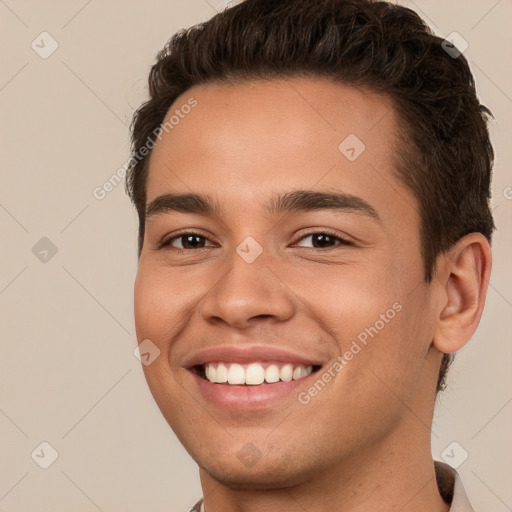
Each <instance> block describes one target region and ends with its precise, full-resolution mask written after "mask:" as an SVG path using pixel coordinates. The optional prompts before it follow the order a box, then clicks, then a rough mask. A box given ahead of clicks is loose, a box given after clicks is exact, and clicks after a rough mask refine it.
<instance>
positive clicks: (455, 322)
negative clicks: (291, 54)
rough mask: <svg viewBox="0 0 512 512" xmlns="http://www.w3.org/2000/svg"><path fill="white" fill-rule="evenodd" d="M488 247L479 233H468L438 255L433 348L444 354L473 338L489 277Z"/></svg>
mask: <svg viewBox="0 0 512 512" xmlns="http://www.w3.org/2000/svg"><path fill="white" fill-rule="evenodd" d="M491 262H492V256H491V248H490V245H489V242H488V241H487V239H486V238H485V237H484V236H483V235H482V234H481V233H470V234H468V235H466V236H464V237H463V238H461V239H460V240H459V241H458V242H457V243H456V244H455V245H454V246H453V247H452V248H451V249H449V250H448V251H447V252H446V253H443V254H441V255H440V256H439V260H438V267H437V268H438V272H436V277H435V278H434V279H437V280H438V282H437V285H438V287H439V288H438V289H439V291H440V294H439V297H440V300H439V306H438V313H437V328H436V331H435V335H434V339H433V345H434V347H435V348H437V350H439V351H440V352H443V353H445V354H448V353H451V352H455V351H457V350H459V349H460V348H462V347H463V346H464V345H465V344H466V343H467V342H468V341H469V340H470V339H471V336H473V334H474V332H475V331H476V328H477V327H478V324H479V322H480V318H481V316H482V311H483V309H484V304H485V296H486V293H487V287H488V284H489V277H490V274H491Z"/></svg>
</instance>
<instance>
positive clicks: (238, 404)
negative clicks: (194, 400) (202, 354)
mask: <svg viewBox="0 0 512 512" xmlns="http://www.w3.org/2000/svg"><path fill="white" fill-rule="evenodd" d="M190 373H191V375H192V377H193V378H194V380H195V382H196V384H197V386H198V387H199V390H200V391H201V393H202V394H203V396H204V397H205V398H206V400H207V401H208V402H210V403H213V404H215V405H217V406H218V407H221V408H223V409H229V410H255V409H264V408H268V407H270V406H275V405H277V404H278V403H279V401H281V400H284V399H289V398H290V397H293V398H295V399H297V401H298V398H297V395H298V393H297V390H298V389H299V388H301V387H303V385H304V383H305V382H307V381H308V380H309V378H310V377H311V376H312V375H315V373H316V372H314V373H311V374H310V375H308V376H307V377H303V378H301V379H296V380H291V381H290V382H282V381H280V382H276V383H274V384H268V383H263V384H260V385H258V386H236V385H231V384H214V383H213V382H210V381H209V380H206V379H203V378H202V377H200V376H199V375H197V374H196V373H194V372H190Z"/></svg>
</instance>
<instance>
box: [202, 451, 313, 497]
mask: <svg viewBox="0 0 512 512" xmlns="http://www.w3.org/2000/svg"><path fill="white" fill-rule="evenodd" d="M264 458H265V456H262V457H261V460H259V461H258V462H256V463H255V464H254V466H252V467H244V466H243V464H240V463H239V461H238V459H235V460H236V462H233V461H229V462H228V461H223V462H222V463H221V464H219V463H213V464H211V463H210V462H211V461H208V462H207V463H204V461H197V460H196V462H197V463H198V465H199V466H200V467H201V469H202V470H203V471H205V472H206V473H208V475H210V477H211V478H213V479H214V480H216V481H217V482H219V483H221V484H222V485H225V486H227V487H230V488H232V489H239V490H251V489H252V490H258V489H260V490H261V489H267V490H270V489H284V488H289V487H294V486H296V485H300V484H302V483H304V482H307V481H308V480H310V479H311V478H312V477H313V475H318V468H312V466H311V465H309V464H308V465H306V466H305V467H302V466H300V465H299V464H298V462H297V463H294V462H293V461H290V460H288V461H286V462H285V463H281V464H279V463H278V461H269V460H268V459H267V460H266V461H264V460H263V459H264Z"/></svg>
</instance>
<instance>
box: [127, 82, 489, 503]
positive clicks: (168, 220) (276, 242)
mask: <svg viewBox="0 0 512 512" xmlns="http://www.w3.org/2000/svg"><path fill="white" fill-rule="evenodd" d="M191 96H193V97H194V98H195V99H197V101H198V105H197V106H196V107H195V109H193V110H192V112H191V113H190V114H189V115H188V116H187V117H186V118H185V119H183V120H182V121H181V122H180V124H179V125H177V126H176V127H175V128H174V129H173V130H172V131H170V132H169V133H168V134H165V135H164V136H163V137H162V139H161V140H160V141H159V142H158V143H157V145H156V147H155V149H154V150H153V153H152V156H151V160H150V167H149V175H148V182H147V204H149V203H150V202H151V201H152V200H153V199H155V198H156V197H157V196H159V195H161V194H164V193H167V192H181V193H188V192H197V193H205V194H209V195H210V196H211V197H213V198H215V199H216V200H217V202H218V204H219V207H220V212H219V215H215V216H205V215H199V214H190V213H177V212H172V211H169V212H164V213H161V214H158V215H155V216H152V217H150V218H148V219H147V222H146V233H145V239H144V244H143V248H142V253H141V256H140V261H139V267H138V273H137V278H136V282H135V320H136V330H137V337H138V340H139V343H140V342H141V341H142V340H144V339H150V340H151V341H152V342H153V343H154V344H155V345H157V346H158V348H159V349H160V351H161V355H160V356H159V357H158V358H157V359H156V360H155V361H154V362H153V363H152V364H150V365H148V366H144V372H145V376H146V379H147V382H148V384H149V387H150V389H151V392H152V394H153V396H154V398H155V400H156V402H157V404H158V406H159V407H160V409H161V411H162V413H163V415H164V417H165V418H166V420H167V422H168V423H169V425H170V426H171V427H172V429H173V430H174V432H175V433H176V435H177V436H178V438H179V439H180V441H181V442H182V443H183V445H184V446H185V448H186V449H187V451H188V452H189V453H190V455H191V456H192V457H193V458H194V460H195V461H196V462H197V464H198V465H199V467H200V477H201V484H202V488H203V493H204V496H205V509H206V512H235V511H237V512H252V511H258V512H263V511H274V510H279V511H281V512H288V511H290V512H291V511H297V510H307V511H308V512H321V511H332V510H343V511H350V512H355V511H358V512H362V511H368V510H380V511H392V510H393V511H396V510H402V507H404V508H403V510H407V511H412V512H414V511H418V512H419V511H425V510H432V511H447V510H448V508H449V507H448V505H447V504H446V503H444V501H443V500H442V499H441V497H440V495H439V492H438V489H437V486H436V483H435V478H434V466H433V461H432V456H431V447H430V435H431V430H430V429H431V424H432V416H433V408H434V400H435V384H436V380H437V374H438V370H439V365H440V362H441V357H442V353H443V352H453V351H456V350H458V349H459V348H461V347H462V346H463V345H464V344H465V343H466V342H467V341H468V340H469V339H470V337H471V335H472V334H473V332H474V331H475V329H476V327H477V325H478V322H479V320H480V316H481V313H482V309H483V305H484V300H485V294H486V289H487V282H488V279H489V273H490V265H491V255H490V249H489V245H488V243H487V241H486V240H485V238H484V237H483V236H482V235H480V234H478V233H472V234H470V235H467V236H466V237H464V238H463V239H461V240H460V241H459V242H458V243H457V244H456V245H455V246H454V247H453V248H452V249H451V250H450V251H448V252H447V253H445V254H443V255H440V256H439V259H438V269H437V273H436V276H435V279H434V280H433V282H432V283H430V284H428V283H426V282H425V281H424V279H423V260H422V256H421V253H420V239H419V226H420V224H419V214H418V203H417V201H416V199H415V197H414V196H413V195H412V194H411V192H409V191H408V190H407V189H406V188H405V187H404V186H403V185H402V184H401V182H400V181H399V180H398V178H397V177H396V175H395V171H394V161H393V157H394V154H395V153H396V152H397V151H399V150H400V145H399V143H398V142H397V138H396V135H397V130H398V129H399V127H400V125H401V122H400V121H399V119H398V118H397V116H396V115H395V113H394V110H393V108H392V106H391V103H390V101H389V99H388V98H386V97H384V96H381V95H377V94H374V93H371V92H368V91H363V90H361V89H356V88H353V87H350V86H345V85H341V84H336V83H333V82H331V81H328V80H325V79H321V78H307V79H306V78H293V79H287V80H284V79H279V80H272V81H254V82H250V83H245V84H237V85H227V84H215V85H213V84H210V85H208V86H196V87H194V88H192V89H190V90H188V91H187V92H186V93H185V94H183V95H182V96H180V97H179V98H178V99H177V100H176V102H175V103H174V104H173V106H172V108H171V110H174V109H176V108H179V106H180V105H183V104H185V103H186V102H187V100H188V99H189V98H190V97H191ZM351 133H353V134H356V135H357V137H358V138H359V139H361V140H362V141H363V142H364V144H365V146H366V149H365V151H364V152H363V153H362V154H361V155H360V156H359V157H358V158H357V159H356V160H355V161H353V162H350V161H349V160H348V159H347V158H345V156H344V155H343V154H342V153H341V152H340V150H339V149H338V145H339V144H340V142H341V141H343V140H344V139H345V138H346V137H347V135H349V134H351ZM297 189H306V190H314V191H323V192H329V191H334V190H335V191H341V192H345V193H349V194H352V195H355V196H358V197H360V198H362V199H364V200H365V201H366V202H367V203H369V204H370V205H371V206H372V207H373V208H374V209H375V210H376V212H377V213H378V215H379V217H380V222H376V221H375V220H374V219H372V218H371V217H369V216H367V215H363V214H361V213H360V212H353V211H332V210H327V209H324V210H319V211H313V212H305V213H284V214H283V213H282V214H280V215H271V214H269V213H268V212H267V211H266V210H265V209H264V206H263V205H264V204H265V202H266V201H267V200H268V199H269V198H270V196H271V195H273V194H275V193H276V192H279V193H284V192H289V191H292V190H297ZM322 229H328V230H329V231H330V232H332V233H333V234H334V236H339V237H342V238H345V239H347V240H349V241H351V242H352V245H344V244H341V243H340V242H339V241H333V239H330V240H331V242H330V245H331V246H329V245H327V246H326V245H325V244H324V245H321V244H320V245H319V244H318V237H315V236H307V235H312V234H314V233H322ZM186 231H192V232H196V233H197V232H199V233H200V234H201V235H202V236H204V237H206V238H205V239H201V238H200V239H199V241H200V242H201V245H202V246H203V247H204V248H202V249H194V248H188V249H183V247H184V246H183V245H182V244H183V243H184V241H183V239H181V238H179V237H178V238H176V239H174V241H173V245H172V246H167V247H163V248H159V242H160V241H161V240H162V239H163V238H167V239H168V238H169V237H170V236H171V235H173V234H174V233H176V234H183V233H184V232H186ZM248 236H251V237H253V238H254V239H255V240H256V241H257V242H258V243H259V245H260V246H261V247H262V249H263V252H262V254H261V255H260V256H259V257H258V258H257V259H256V260H255V261H254V262H252V263H250V264H249V263H247V262H246V261H245V260H244V259H242V258H241V257H240V256H239V254H238V253H237V252H236V248H237V246H238V245H239V244H240V243H241V242H242V241H243V240H244V239H245V238H246V237H248ZM334 240H335V239H334ZM185 243H186V241H185ZM180 249H181V250H180ZM187 251H188V252H187ZM397 302H398V303H399V304H400V305H401V306H402V309H401V311H400V312H399V313H397V314H396V316H395V317H394V318H393V319H392V320H390V321H389V322H388V323H386V324H385V327H384V328H382V329H381V330H380V331H379V332H378V334H377V335H376V336H375V337H374V338H373V339H370V340H369V342H368V344H367V346H365V347H364V348H363V349H362V350H361V351H360V352H359V353H358V354H357V356H355V357H354V358H353V359H352V360H351V361H350V362H349V363H348V364H347V365H346V366H345V367H344V368H343V370H342V371H340V372H338V373H337V375H336V378H334V379H333V380H332V381H331V382H329V383H328V384H327V385H326V386H325V388H324V389H323V390H322V391H321V392H319V393H318V394H317V395H316V396H314V397H312V398H311V401H310V402H309V403H308V404H307V405H304V404H301V403H300V402H299V400H298V399H297V393H293V394H292V396H290V397H287V398H285V399H284V400H283V401H282V402H279V403H276V404H274V405H272V406H269V407H267V408H265V409H264V410H260V411H257V412H254V411H233V410H231V411H230V410H225V409H223V408H221V407H218V406H216V405H214V404H213V403H211V402H210V401H208V400H207V399H206V398H205V397H204V396H203V395H202V394H201V393H200V391H199V390H198V388H197V386H195V383H194V379H193V378H192V376H191V374H190V372H189V371H188V370H187V369H186V360H187V358H190V357H191V354H194V353H196V352H197V351H199V350H202V349H204V348H209V347H215V346H219V345H221V344H227V345H237V344H242V345H243V344H252V343H262V344H266V345H271V346H277V347H280V348H286V349H289V350H292V351H299V352H300V353H306V354H311V355H312V356H314V357H315V358H317V359H319V360H321V361H322V364H323V368H322V369H321V370H320V373H319V374H318V375H321V374H322V373H323V371H324V370H325V369H326V368H329V367H331V366H332V364H333V362H334V361H335V360H336V358H337V357H338V356H339V355H340V354H343V353H344V352H346V351H347V350H348V349H349V347H350V345H351V343H352V341H353V340H355V339H357V336H358V334H360V333H361V332H362V331H364V329H365V328H368V327H369V326H373V325H375V323H376V321H377V320H379V318H380V315H381V314H384V313H385V312H386V311H387V310H388V309H390V308H391V307H392V305H393V304H394V303H397ZM311 384H312V381H311V380H308V384H307V385H304V386H303V389H302V388H301V389H302V390H306V391H307V389H308V388H309V387H310V386H311ZM247 443H252V445H253V446H254V447H255V450H256V452H257V453H258V454H259V456H260V458H259V459H258V461H257V462H256V463H255V464H254V465H253V466H252V467H247V466H246V465H244V464H243V463H242V462H241V460H240V459H239V457H237V454H238V453H239V451H240V450H241V449H243V447H244V446H246V444H247ZM341 504H343V508H341ZM301 507H302V508H301Z"/></svg>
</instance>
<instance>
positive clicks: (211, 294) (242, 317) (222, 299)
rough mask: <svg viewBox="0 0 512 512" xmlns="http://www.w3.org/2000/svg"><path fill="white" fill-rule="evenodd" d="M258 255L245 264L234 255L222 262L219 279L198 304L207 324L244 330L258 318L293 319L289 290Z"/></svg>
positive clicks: (267, 319)
mask: <svg viewBox="0 0 512 512" xmlns="http://www.w3.org/2000/svg"><path fill="white" fill-rule="evenodd" d="M262 256H263V255H261V256H260V257H258V258H257V259H256V260H255V261H253V262H252V263H247V262H246V261H244V260H243V259H242V258H241V257H240V256H239V255H238V254H237V253H236V252H235V253H234V254H233V255H232V257H230V258H229V260H228V261H226V265H225V267H222V270H221V272H220V275H221V276H222V277H220V279H219V280H218V281H217V282H216V283H215V285H214V286H213V287H212V288H211V289H210V290H209V291H208V293H207V294H206V295H205V297H204V298H203V299H202V301H201V304H200V313H201V315H202V316H203V318H204V319H205V320H206V321H207V322H208V323H217V324H218V323H225V324H228V325H230V326H232V327H235V328H237V329H248V328H249V327H251V326H252V325H254V324H255V323H257V322H258V318H259V319H260V320H261V319H266V321H275V322H283V321H286V320H288V319H289V318H291V317H292V316H293V314H294V311H295V304H294V301H293V298H294V295H293V293H292V291H291V290H290V289H289V288H288V287H287V286H286V284H285V283H284V282H283V281H282V280H280V279H279V275H278V272H277V271H276V270H275V269H274V270H271V269H270V267H268V266H267V264H266V263H265V262H264V258H263V257H262Z"/></svg>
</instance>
